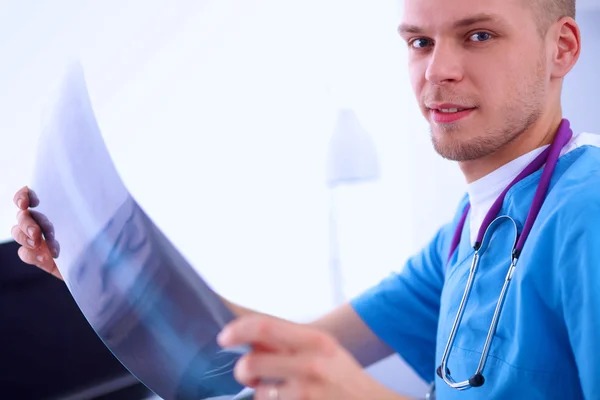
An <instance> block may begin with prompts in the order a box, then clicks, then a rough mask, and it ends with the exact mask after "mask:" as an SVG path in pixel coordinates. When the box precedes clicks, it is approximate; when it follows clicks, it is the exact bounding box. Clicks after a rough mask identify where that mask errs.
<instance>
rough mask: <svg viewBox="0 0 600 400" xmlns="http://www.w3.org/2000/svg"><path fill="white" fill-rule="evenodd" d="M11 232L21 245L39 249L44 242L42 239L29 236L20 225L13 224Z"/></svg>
mask: <svg viewBox="0 0 600 400" xmlns="http://www.w3.org/2000/svg"><path fill="white" fill-rule="evenodd" d="M10 233H11V235H12V237H13V239H14V240H15V242H17V243H19V244H20V245H21V246H25V247H27V248H29V249H32V250H35V249H37V248H38V247H39V246H40V244H41V243H42V241H41V240H34V239H31V238H30V237H29V236H27V235H26V234H25V232H23V231H22V230H21V227H20V226H19V225H15V226H13V227H12V229H11V231H10Z"/></svg>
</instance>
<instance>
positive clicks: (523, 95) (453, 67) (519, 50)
mask: <svg viewBox="0 0 600 400" xmlns="http://www.w3.org/2000/svg"><path fill="white" fill-rule="evenodd" d="M404 1H405V7H404V20H403V23H402V24H401V26H400V28H399V32H400V34H401V36H402V37H403V39H404V40H405V41H406V43H407V45H408V51H409V53H408V54H409V56H408V60H409V71H410V77H411V83H412V87H413V90H414V92H415V94H416V96H417V100H418V101H419V105H420V107H421V110H422V112H423V115H424V116H425V118H426V119H427V120H428V121H429V123H430V127H431V136H432V141H433V144H434V147H435V149H436V151H437V152H438V153H440V155H442V156H443V157H445V158H447V159H451V160H455V161H470V160H475V159H479V158H482V157H485V156H487V155H490V154H493V153H494V152H495V151H496V150H498V149H500V148H501V147H502V146H504V145H506V144H508V143H510V142H512V141H513V140H514V139H516V138H517V137H518V136H519V135H520V134H522V133H523V132H524V131H526V130H527V129H528V128H529V127H530V126H531V125H532V124H534V123H535V122H536V121H537V120H538V119H539V118H540V116H541V115H542V113H543V110H544V107H545V101H546V100H545V99H546V98H547V92H548V89H549V82H550V77H549V74H548V68H547V61H546V51H545V45H544V39H543V38H542V37H541V36H540V34H539V31H538V28H537V25H536V23H535V21H536V20H535V16H534V14H533V12H532V10H530V9H529V8H527V7H526V6H525V5H524V4H525V3H526V2H524V1H523V0H479V1H473V0H404Z"/></svg>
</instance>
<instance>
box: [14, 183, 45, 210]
mask: <svg viewBox="0 0 600 400" xmlns="http://www.w3.org/2000/svg"><path fill="white" fill-rule="evenodd" d="M13 202H14V203H15V204H16V206H17V207H19V209H21V210H27V209H28V208H29V207H37V206H38V205H39V204H40V200H39V198H38V196H37V195H36V194H35V192H34V191H33V190H31V189H29V188H28V187H27V186H25V187H23V188H21V189H19V191H17V193H15V195H14V197H13Z"/></svg>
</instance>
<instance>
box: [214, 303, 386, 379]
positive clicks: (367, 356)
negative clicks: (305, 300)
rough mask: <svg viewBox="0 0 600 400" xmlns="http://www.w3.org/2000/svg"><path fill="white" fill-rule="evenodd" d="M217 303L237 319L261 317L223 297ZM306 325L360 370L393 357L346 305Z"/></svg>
mask: <svg viewBox="0 0 600 400" xmlns="http://www.w3.org/2000/svg"><path fill="white" fill-rule="evenodd" d="M221 300H222V301H223V303H225V305H226V306H227V307H228V308H229V309H230V310H231V311H232V312H233V313H234V314H235V315H236V316H237V317H245V316H249V315H255V314H259V315H264V314H262V313H259V312H257V311H254V310H251V309H248V308H245V307H242V306H240V305H238V304H235V303H232V302H231V301H229V300H227V299H225V298H224V297H221ZM306 325H308V326H309V327H312V328H315V329H318V330H319V331H321V332H324V333H326V334H328V335H330V336H332V337H333V338H334V339H335V340H336V341H337V342H338V343H339V344H340V345H341V346H342V347H344V348H345V349H346V351H348V352H349V353H350V354H351V355H352V356H353V357H354V358H356V360H357V361H358V362H359V363H360V364H361V365H362V366H363V367H367V366H369V365H371V364H373V363H376V362H377V361H379V360H381V359H383V358H385V357H387V356H389V355H391V354H392V353H393V349H392V348H390V347H389V346H387V345H386V344H385V343H383V342H382V341H381V340H380V339H379V338H378V337H377V336H376V335H375V334H374V333H373V331H372V330H371V329H370V328H369V327H368V326H367V325H366V324H365V323H364V322H363V320H362V319H361V318H360V317H359V316H358V314H357V313H356V311H354V309H353V308H352V306H351V305H350V304H348V303H347V304H343V305H342V306H340V307H338V308H337V309H335V310H333V311H331V312H330V313H328V314H326V315H324V316H323V317H321V318H319V319H317V320H315V321H312V322H310V323H308V324H306Z"/></svg>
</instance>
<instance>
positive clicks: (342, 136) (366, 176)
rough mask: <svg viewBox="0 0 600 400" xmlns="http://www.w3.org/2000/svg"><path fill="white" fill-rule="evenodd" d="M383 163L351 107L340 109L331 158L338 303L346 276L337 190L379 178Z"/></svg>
mask: <svg viewBox="0 0 600 400" xmlns="http://www.w3.org/2000/svg"><path fill="white" fill-rule="evenodd" d="M379 175H380V166H379V160H378V157H377V151H376V147H375V143H374V141H373V139H372V138H371V136H370V135H369V134H368V132H367V131H366V130H365V129H364V128H363V127H362V125H361V123H360V121H359V119H358V116H357V115H356V113H355V112H354V110H352V109H350V108H341V109H339V110H338V114H337V120H336V123H335V127H334V131H333V135H332V137H331V140H330V142H329V152H328V157H327V185H328V187H329V190H330V200H329V268H330V278H331V281H332V288H333V302H334V306H338V305H340V304H342V303H343V302H344V301H345V300H346V298H345V295H344V289H343V286H344V279H343V273H342V268H341V263H340V256H339V243H338V232H337V230H338V228H337V217H336V209H335V192H336V189H337V188H338V187H339V186H341V185H349V184H358V183H362V182H368V181H374V180H377V179H378V178H379Z"/></svg>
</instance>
